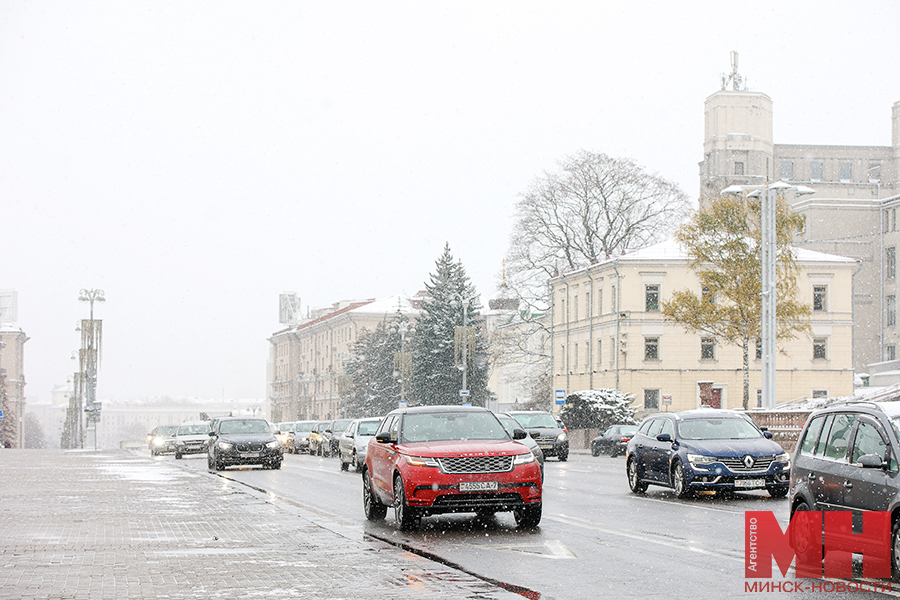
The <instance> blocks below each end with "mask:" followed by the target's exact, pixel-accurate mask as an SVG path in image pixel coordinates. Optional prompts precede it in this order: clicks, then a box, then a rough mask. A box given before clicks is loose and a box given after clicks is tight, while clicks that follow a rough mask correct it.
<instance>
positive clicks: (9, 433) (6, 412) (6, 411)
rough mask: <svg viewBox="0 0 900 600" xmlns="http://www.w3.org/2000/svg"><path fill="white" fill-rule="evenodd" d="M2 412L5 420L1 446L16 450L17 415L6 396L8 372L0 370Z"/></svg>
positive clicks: (0, 433) (0, 422) (0, 432)
mask: <svg viewBox="0 0 900 600" xmlns="http://www.w3.org/2000/svg"><path fill="white" fill-rule="evenodd" d="M0 410H2V411H3V419H0V446H6V447H7V448H15V446H16V415H15V411H13V410H12V403H11V402H9V397H8V396H7V394H6V371H5V370H4V369H0Z"/></svg>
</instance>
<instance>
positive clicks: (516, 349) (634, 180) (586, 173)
mask: <svg viewBox="0 0 900 600" xmlns="http://www.w3.org/2000/svg"><path fill="white" fill-rule="evenodd" d="M690 208H691V206H690V202H689V201H688V197H687V195H686V194H685V193H684V192H683V191H681V189H680V188H679V187H678V186H677V185H676V184H674V183H672V182H670V181H666V180H665V179H663V178H661V177H659V176H658V175H655V174H651V173H648V172H646V171H645V170H644V169H643V168H642V167H641V166H639V165H638V164H636V163H635V162H634V161H632V160H630V159H624V158H610V157H609V156H607V155H605V154H598V153H593V152H588V151H584V150H583V151H581V152H579V153H577V154H575V155H573V156H569V157H566V158H564V159H563V160H561V161H560V162H559V166H558V169H557V170H556V171H554V172H545V173H544V174H543V175H542V176H541V177H538V178H537V179H535V180H534V181H533V182H532V183H531V185H530V186H529V187H528V190H527V191H526V192H525V193H523V194H522V196H521V198H520V200H519V202H518V204H517V206H516V222H515V225H514V227H513V233H512V239H511V241H510V247H509V251H508V253H507V263H506V264H507V268H506V274H505V281H504V284H505V285H506V286H507V288H508V290H509V291H510V293H511V294H512V295H513V296H514V297H515V298H516V299H517V300H518V301H519V311H520V316H521V318H522V320H523V321H524V322H525V323H526V324H527V327H524V328H523V329H528V328H529V327H530V330H531V331H532V332H536V331H538V330H540V329H542V328H543V329H545V330H546V329H547V328H549V325H550V322H549V319H547V318H543V317H544V316H545V315H546V313H547V310H548V309H549V288H548V280H549V279H550V278H552V277H556V276H558V275H560V274H562V273H565V272H567V271H572V270H575V269H578V268H582V267H586V266H589V265H592V264H595V263H597V262H600V261H601V260H604V259H605V258H608V257H610V256H613V255H615V254H620V253H622V252H623V251H625V250H626V249H637V248H642V247H644V246H648V245H650V244H653V243H656V242H658V241H662V240H664V239H666V238H668V237H670V236H671V235H672V234H673V232H674V231H675V229H676V228H677V227H678V225H679V224H681V222H682V221H684V220H685V219H686V218H687V215H688V213H689V211H690ZM516 333H519V332H516ZM498 351H503V352H505V353H507V357H516V358H515V360H519V361H525V360H528V358H526V357H530V359H531V360H537V361H541V362H543V363H546V365H547V368H549V356H547V355H543V356H542V355H535V354H534V353H533V352H531V351H529V349H528V347H527V339H526V338H524V337H519V338H513V339H506V340H503V342H502V343H500V344H498ZM507 360H509V358H507Z"/></svg>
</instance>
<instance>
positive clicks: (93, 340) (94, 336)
mask: <svg viewBox="0 0 900 600" xmlns="http://www.w3.org/2000/svg"><path fill="white" fill-rule="evenodd" d="M78 300H80V301H81V302H89V303H90V307H91V309H90V315H91V318H90V320H87V321H85V320H82V321H81V365H80V366H81V374H82V379H83V381H84V396H85V408H84V410H85V412H86V413H87V422H88V423H93V424H94V427H93V431H94V450H96V449H97V423H98V422H99V421H100V407H99V405H98V404H97V403H96V394H97V367H98V353H99V350H100V339H101V336H102V331H101V326H100V325H99V322H98V321H95V320H94V302H106V298H105V297H104V293H103V290H96V289H91V290H87V289H82V290H81V292H80V293H79V294H78Z"/></svg>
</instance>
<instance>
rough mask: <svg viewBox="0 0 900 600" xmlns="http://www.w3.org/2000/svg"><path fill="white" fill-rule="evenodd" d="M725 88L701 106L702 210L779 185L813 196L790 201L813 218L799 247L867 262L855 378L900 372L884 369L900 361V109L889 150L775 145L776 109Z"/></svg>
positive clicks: (761, 97)
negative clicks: (727, 193) (738, 192)
mask: <svg viewBox="0 0 900 600" xmlns="http://www.w3.org/2000/svg"><path fill="white" fill-rule="evenodd" d="M725 87H726V86H725V83H724V82H723V89H722V90H720V91H718V92H716V93H714V94H712V95H711V96H710V97H709V98H707V99H706V102H705V105H704V123H705V126H704V141H703V160H702V161H701V162H700V196H701V197H700V202H701V204H702V203H703V202H704V201H705V200H706V199H708V198H711V197H714V196H715V195H717V194H718V193H719V192H720V191H721V190H723V189H725V188H726V187H728V186H731V185H734V184H738V185H764V184H766V183H767V182H775V181H779V180H781V181H784V182H786V183H789V184H793V185H804V186H807V187H809V188H812V189H813V190H815V194H812V195H808V196H803V197H797V198H788V201H789V202H791V203H792V205H793V206H794V208H795V209H796V210H797V211H799V212H801V213H802V214H804V215H806V230H805V231H804V232H803V235H802V236H800V237H799V238H798V239H797V240H795V245H797V246H798V247H801V248H808V249H811V250H817V251H819V252H825V253H828V254H833V255H839V256H846V257H850V258H854V259H857V260H859V261H860V262H861V266H860V269H859V271H858V272H857V273H856V275H855V276H854V278H853V282H854V285H853V323H854V335H853V364H854V368H855V370H856V372H857V373H860V374H863V373H866V372H868V371H870V370H871V371H872V372H880V373H884V372H887V371H890V372H897V369H885V368H883V367H884V366H883V365H882V366H878V365H879V363H882V362H892V361H894V360H896V359H897V358H898V356H897V346H898V344H900V339H898V336H900V329H898V325H897V297H898V294H900V286H898V278H897V249H898V247H900V232H898V228H897V209H898V208H900V102H895V103H894V105H893V108H892V113H891V145H890V146H846V145H806V144H776V143H775V140H774V137H773V128H772V123H773V117H774V110H773V104H772V100H771V99H770V98H769V97H768V96H767V95H766V94H763V93H761V92H753V91H748V90H741V89H733V90H727V89H725ZM848 110H852V107H848ZM897 380H898V381H900V372H897Z"/></svg>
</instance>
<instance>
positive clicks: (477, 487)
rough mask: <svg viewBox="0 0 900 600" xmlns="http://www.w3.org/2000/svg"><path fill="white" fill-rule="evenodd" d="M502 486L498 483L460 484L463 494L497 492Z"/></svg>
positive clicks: (462, 482)
mask: <svg viewBox="0 0 900 600" xmlns="http://www.w3.org/2000/svg"><path fill="white" fill-rule="evenodd" d="M498 489H500V486H499V485H498V484H497V482H496V481H461V482H460V483H459V491H461V492H496V491H497V490H498Z"/></svg>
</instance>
